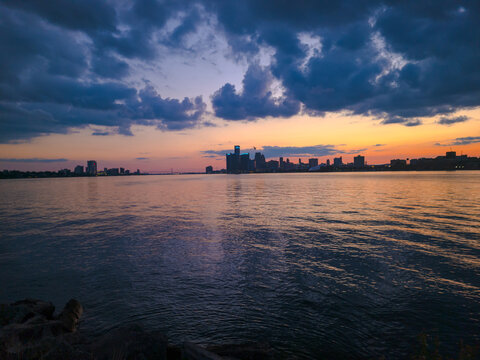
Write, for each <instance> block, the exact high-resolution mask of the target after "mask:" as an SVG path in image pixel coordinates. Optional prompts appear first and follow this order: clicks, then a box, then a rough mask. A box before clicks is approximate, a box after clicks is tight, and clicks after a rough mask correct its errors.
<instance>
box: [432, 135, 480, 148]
mask: <svg viewBox="0 0 480 360" xmlns="http://www.w3.org/2000/svg"><path fill="white" fill-rule="evenodd" d="M477 143H480V136H465V137H458V138H456V139H453V140H450V141H449V142H447V143H445V144H442V143H436V144H435V145H437V146H460V145H470V144H477Z"/></svg>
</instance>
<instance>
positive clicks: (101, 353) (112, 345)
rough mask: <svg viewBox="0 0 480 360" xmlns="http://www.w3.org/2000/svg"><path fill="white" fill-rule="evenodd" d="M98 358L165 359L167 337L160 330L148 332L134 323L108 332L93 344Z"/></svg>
mask: <svg viewBox="0 0 480 360" xmlns="http://www.w3.org/2000/svg"><path fill="white" fill-rule="evenodd" d="M91 353H92V354H93V357H94V358H95V359H97V360H107V359H108V360H110V359H112V358H113V359H117V358H118V359H124V360H130V359H131V360H134V359H135V360H143V359H145V360H147V359H148V360H165V359H167V338H166V337H165V336H164V335H163V334H161V333H159V332H147V331H145V330H144V329H143V328H142V327H141V326H139V325H136V324H132V325H128V326H125V327H121V328H118V329H115V330H112V331H110V332H108V333H107V334H105V335H103V336H102V337H101V338H100V339H98V340H97V341H95V342H94V343H93V344H92V346H91Z"/></svg>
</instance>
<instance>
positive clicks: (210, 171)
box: [205, 165, 213, 174]
mask: <svg viewBox="0 0 480 360" xmlns="http://www.w3.org/2000/svg"><path fill="white" fill-rule="evenodd" d="M211 173H213V166H211V165H209V166H207V167H206V168H205V174H211Z"/></svg>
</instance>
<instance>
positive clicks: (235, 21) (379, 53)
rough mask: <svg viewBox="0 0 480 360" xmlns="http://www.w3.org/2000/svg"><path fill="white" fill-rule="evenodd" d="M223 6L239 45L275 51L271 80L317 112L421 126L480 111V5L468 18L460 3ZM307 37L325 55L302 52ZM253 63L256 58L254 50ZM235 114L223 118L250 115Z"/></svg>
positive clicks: (226, 25) (224, 21) (470, 8)
mask: <svg viewBox="0 0 480 360" xmlns="http://www.w3.org/2000/svg"><path fill="white" fill-rule="evenodd" d="M214 3H215V2H214ZM215 7H216V11H217V12H218V17H219V21H220V24H221V26H222V27H223V29H224V30H225V31H226V32H227V34H228V36H229V39H231V38H235V39H236V40H237V41H238V42H241V41H243V42H249V43H250V44H249V45H250V46H249V49H261V48H262V47H270V48H272V49H273V51H274V57H273V61H272V63H271V65H270V70H271V73H272V74H273V75H274V77H275V78H276V79H278V80H280V81H281V83H282V85H283V87H284V88H285V91H286V93H287V94H288V96H289V99H292V100H296V101H300V102H302V103H303V104H304V105H305V107H306V110H307V113H308V111H318V112H320V113H322V112H326V111H333V112H334V111H343V110H348V111H351V112H352V113H354V114H362V115H367V116H375V117H376V116H379V115H382V114H387V115H388V116H389V117H390V118H391V119H394V118H402V119H403V120H402V121H396V123H399V124H403V125H406V126H418V125H420V124H421V123H420V121H419V120H418V118H419V117H428V116H434V115H437V114H449V113H453V112H455V111H456V110H458V109H462V108H469V107H475V106H479V105H480V68H479V67H478V63H479V62H480V54H479V53H478V51H476V50H475V49H476V48H477V44H476V42H477V40H476V39H478V38H479V36H480V30H479V29H478V27H477V26H475V24H476V23H478V20H479V8H478V5H477V4H471V3H469V4H468V5H466V6H464V9H465V10H464V11H459V10H458V4H457V3H455V2H440V3H439V4H438V7H436V9H435V10H433V9H431V7H428V6H425V5H424V4H423V3H421V2H420V3H418V2H409V3H404V2H380V1H365V2H360V3H359V2H354V1H348V0H346V1H338V2H335V4H332V3H331V2H326V1H306V2H302V3H301V4H298V3H282V4H281V5H279V4H278V3H277V2H261V4H258V2H257V1H254V0H251V1H248V0H246V1H242V4H236V5H235V6H231V4H228V6H227V5H226V4H218V3H215ZM302 34H307V35H309V36H310V37H313V38H318V39H320V47H319V48H312V46H311V45H312V44H308V43H302V42H301V41H300V40H299V37H300V35H302ZM230 41H231V40H230ZM243 48H246V46H245V45H244V46H243ZM232 51H235V52H239V51H242V48H241V47H238V46H232ZM258 51H259V50H257V53H258ZM244 55H245V57H246V58H248V57H250V58H253V57H254V56H253V55H252V50H249V51H244ZM224 90H225V89H224ZM227 90H228V89H227ZM230 90H231V89H230ZM230 92H232V91H230ZM232 113H233V114H235V115H234V116H232V115H230V113H227V114H223V113H221V112H220V113H219V114H217V115H218V116H221V117H224V118H226V119H228V118H234V117H241V116H240V114H241V115H244V114H242V113H241V112H240V114H237V113H235V112H232ZM229 116H230V117H229ZM272 116H274V115H272ZM383 123H384V124H389V123H393V121H392V120H390V121H385V122H383Z"/></svg>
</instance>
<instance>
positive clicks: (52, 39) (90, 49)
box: [0, 0, 206, 143]
mask: <svg viewBox="0 0 480 360" xmlns="http://www.w3.org/2000/svg"><path fill="white" fill-rule="evenodd" d="M147 2H150V3H151V2H154V1H146V2H142V1H139V2H136V3H135V4H138V6H137V7H136V9H140V8H141V7H142V6H141V5H140V4H144V5H145V4H146V3H147ZM93 3H95V6H93ZM132 4H133V3H132ZM128 6H129V5H127V8H128ZM132 6H133V5H132ZM145 6H146V5H145ZM145 6H144V7H143V8H142V9H143V10H146V7H145ZM147 8H148V6H147ZM156 9H157V10H159V11H163V10H164V6H163V5H162V6H160V5H159V7H156ZM162 9H163V10H162ZM180 9H181V7H180V6H178V7H177V6H172V7H171V8H169V10H168V11H165V14H170V11H173V12H175V11H177V12H178V11H180ZM187 9H188V7H187ZM139 11H140V10H139ZM72 14H74V15H72ZM135 14H136V15H132V14H131V13H130V12H129V11H126V10H125V9H124V8H121V7H113V5H112V4H111V3H109V2H103V1H99V2H98V3H97V2H96V1H93V2H92V1H90V0H87V1H85V2H78V1H72V2H67V3H64V2H60V1H57V0H54V1H52V2H49V3H48V4H47V3H45V4H42V3H39V2H35V1H25V2H22V3H21V4H20V3H18V2H15V1H6V2H3V3H2V4H0V45H1V47H2V50H3V51H4V53H8V56H4V57H2V58H0V67H1V68H2V71H1V72H0V118H1V119H2V120H1V122H0V142H1V143H11V142H16V141H21V140H29V139H31V138H33V137H36V136H42V135H48V134H54V133H59V134H66V133H69V132H70V131H71V130H72V129H73V128H79V127H80V128H81V127H86V126H88V125H101V126H107V127H108V126H111V127H115V131H108V130H105V131H96V132H94V134H93V135H99V136H100V135H103V136H106V135H109V134H111V133H112V134H113V133H119V134H123V135H132V132H131V130H130V128H131V126H132V125H135V124H140V125H152V126H156V127H157V128H159V129H161V130H163V131H169V130H174V131H175V130H181V129H185V128H192V127H196V126H202V116H203V114H204V112H205V107H206V104H205V103H204V102H203V100H202V97H200V96H198V97H195V98H188V97H185V98H183V99H175V98H169V97H163V96H161V95H160V94H158V93H157V92H156V90H155V89H154V88H153V86H151V85H146V86H144V87H143V88H139V87H135V86H132V84H131V82H127V81H124V78H125V77H126V76H127V75H129V74H130V73H131V68H130V65H129V62H128V59H130V58H137V59H140V60H141V61H144V62H145V61H149V60H150V59H152V56H153V53H154V50H155V49H156V47H157V45H155V46H154V45H152V44H151V41H150V40H151V38H150V36H151V34H153V32H154V31H157V30H158V29H159V27H161V26H163V25H162V24H161V23H160V22H158V21H157V22H156V25H154V24H152V22H150V20H152V21H153V19H151V18H149V17H148V16H147V15H146V13H145V11H143V12H142V11H140V14H143V15H144V16H146V18H144V19H140V18H139V16H140V15H139V14H137V13H135ZM127 15H128V16H127ZM168 16H170V15H168ZM168 16H167V18H168ZM101 19H103V21H101ZM156 20H158V19H156ZM165 21H166V19H165ZM135 24H138V25H139V26H138V27H137V26H131V27H130V26H129V25H135ZM126 28H129V29H130V30H125V29H126ZM120 29H121V30H120ZM131 29H137V30H138V31H136V30H131ZM155 29H157V30H155ZM140 30H145V32H142V31H140ZM117 130H118V131H117Z"/></svg>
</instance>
